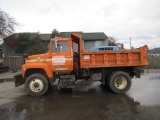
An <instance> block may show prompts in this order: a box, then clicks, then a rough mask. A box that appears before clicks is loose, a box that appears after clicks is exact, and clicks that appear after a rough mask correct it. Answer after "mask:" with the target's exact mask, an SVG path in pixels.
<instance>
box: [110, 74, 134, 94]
mask: <svg viewBox="0 0 160 120" xmlns="http://www.w3.org/2000/svg"><path fill="white" fill-rule="evenodd" d="M108 84H109V87H110V89H111V90H112V91H113V92H115V93H125V92H127V91H128V90H129V89H130V87H131V84H132V81H131V77H130V76H129V74H128V73H126V72H123V71H117V72H114V73H112V75H111V76H110V78H109V82H108Z"/></svg>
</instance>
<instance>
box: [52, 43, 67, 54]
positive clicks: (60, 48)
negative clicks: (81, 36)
mask: <svg viewBox="0 0 160 120" xmlns="http://www.w3.org/2000/svg"><path fill="white" fill-rule="evenodd" d="M68 51H69V46H68V42H67V41H66V42H63V41H58V42H57V48H56V45H55V42H53V45H52V52H68Z"/></svg>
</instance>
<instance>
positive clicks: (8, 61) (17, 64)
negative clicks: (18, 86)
mask: <svg viewBox="0 0 160 120" xmlns="http://www.w3.org/2000/svg"><path fill="white" fill-rule="evenodd" d="M23 64H24V58H23V57H22V56H9V57H4V65H5V66H9V69H10V70H14V69H21V68H22V65H23Z"/></svg>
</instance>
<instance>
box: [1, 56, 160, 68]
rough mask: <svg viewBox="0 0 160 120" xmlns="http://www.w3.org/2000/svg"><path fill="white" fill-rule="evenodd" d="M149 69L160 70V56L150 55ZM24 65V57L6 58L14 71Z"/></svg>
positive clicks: (5, 60)
mask: <svg viewBox="0 0 160 120" xmlns="http://www.w3.org/2000/svg"><path fill="white" fill-rule="evenodd" d="M148 59H149V62H150V63H149V66H148V68H160V55H149V57H148ZM23 64H24V58H23V57H22V56H9V57H4V65H6V66H9V68H10V69H11V70H12V69H21V67H22V65H23Z"/></svg>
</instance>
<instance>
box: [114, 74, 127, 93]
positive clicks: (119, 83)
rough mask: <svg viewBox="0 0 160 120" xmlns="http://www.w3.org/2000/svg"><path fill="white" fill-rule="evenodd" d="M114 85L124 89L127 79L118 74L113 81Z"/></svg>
mask: <svg viewBox="0 0 160 120" xmlns="http://www.w3.org/2000/svg"><path fill="white" fill-rule="evenodd" d="M114 85H115V87H116V88H117V89H120V90H121V89H124V88H126V86H127V79H126V78H125V77H123V76H118V77H117V78H116V79H115V81H114Z"/></svg>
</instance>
